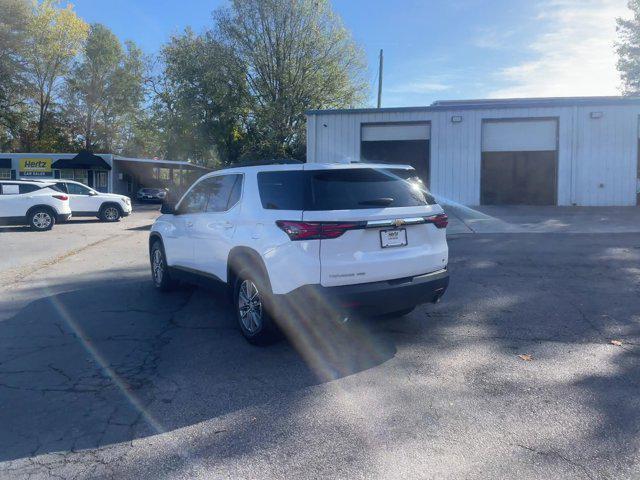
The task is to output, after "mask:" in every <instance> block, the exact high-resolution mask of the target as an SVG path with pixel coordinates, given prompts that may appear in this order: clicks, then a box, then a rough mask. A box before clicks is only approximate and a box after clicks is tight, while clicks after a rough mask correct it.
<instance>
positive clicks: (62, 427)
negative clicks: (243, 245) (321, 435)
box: [0, 278, 395, 461]
mask: <svg viewBox="0 0 640 480" xmlns="http://www.w3.org/2000/svg"><path fill="white" fill-rule="evenodd" d="M60 287H61V288H62V289H67V290H70V291H68V292H66V293H61V294H56V295H52V296H49V297H46V298H42V299H40V300H37V301H35V302H32V303H30V304H29V305H27V306H26V307H24V308H23V309H21V310H20V311H19V313H18V314H17V315H15V316H13V317H12V318H10V319H8V320H5V321H2V322H0V393H1V396H2V409H0V425H2V429H0V461H6V460H12V459H18V458H23V457H28V456H34V455H39V454H43V453H47V452H55V451H77V450H79V449H86V448H96V447H100V446H103V445H108V444H112V443H119V442H124V441H129V440H132V439H135V438H140V437H144V436H148V435H155V434H158V433H163V432H168V431H172V430H174V429H178V428H181V427H184V426H188V425H192V424H195V423H198V422H201V421H204V420H208V419H211V418H215V417H218V416H221V415H225V414H227V413H229V412H233V411H236V410H239V409H243V408H246V407H249V406H254V405H259V404H260V403H263V402H267V401H271V400H273V399H274V398H278V399H280V401H281V403H282V409H283V412H284V411H286V409H287V408H288V407H287V403H288V402H289V401H290V399H291V397H292V395H293V394H294V393H295V392H297V391H299V390H301V389H305V388H307V387H309V386H312V385H316V384H318V383H321V382H324V381H327V380H331V379H334V378H338V377H340V376H346V375H350V374H352V373H356V372H359V371H362V370H365V369H368V368H371V367H373V366H375V365H378V364H380V363H382V362H384V361H386V360H387V359H389V358H391V357H393V355H394V354H395V347H394V345H393V342H392V341H391V340H390V339H389V338H386V337H384V336H381V335H378V336H376V334H375V333H374V332H372V331H371V330H370V329H367V328H366V327H363V326H362V325H359V326H354V327H353V328H351V329H350V332H351V333H348V334H346V335H345V332H344V331H342V332H341V336H342V337H341V339H337V338H336V339H335V340H336V341H330V339H326V340H327V341H328V342H327V343H326V344H325V345H331V348H330V351H329V352H325V354H324V355H321V357H322V358H323V361H324V362H325V364H324V365H323V369H322V371H321V372H320V371H316V372H314V371H312V370H311V369H310V368H309V367H308V366H307V365H306V364H305V362H304V361H303V360H302V358H301V356H300V355H298V353H297V352H296V351H294V350H293V348H292V347H291V346H289V344H288V343H286V342H281V343H279V344H276V345H273V346H271V347H267V348H258V347H254V346H251V345H249V344H248V343H247V342H246V341H245V340H244V339H243V338H242V336H241V335H240V332H239V330H238V329H237V327H236V323H235V319H233V318H231V315H230V314H229V313H228V310H229V309H228V308H227V307H228V306H227V300H226V298H225V295H223V294H222V293H221V292H215V291H210V290H204V289H197V288H187V287H184V288H181V289H179V290H178V291H175V292H172V293H170V294H161V293H159V292H157V291H155V289H153V287H152V285H151V282H150V281H148V280H147V279H146V278H145V279H144V280H141V281H133V282H131V281H130V282H122V283H119V282H117V281H113V280H111V281H91V282H86V284H84V285H83V284H82V282H80V281H78V280H77V279H76V280H73V281H70V284H69V286H68V287H65V286H64V285H60ZM361 335H366V336H367V341H368V342H370V341H373V342H375V351H374V352H371V351H367V350H366V349H359V348H354V347H356V346H357V343H358V339H357V338H355V336H361ZM316 353H317V352H316ZM327 372H332V375H331V378H327V377H326V374H327Z"/></svg>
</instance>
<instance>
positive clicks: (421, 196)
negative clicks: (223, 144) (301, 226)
mask: <svg viewBox="0 0 640 480" xmlns="http://www.w3.org/2000/svg"><path fill="white" fill-rule="evenodd" d="M407 172H411V173H412V174H413V175H415V172H413V171H411V170H409V171H403V170H398V169H373V168H366V169H365V168H358V169H356V168H354V169H336V170H307V171H295V172H262V173H259V174H258V188H259V190H260V198H261V201H262V206H263V207H264V208H266V209H274V210H359V209H367V208H386V207H414V206H421V205H431V204H433V203H435V202H434V200H433V197H431V195H430V194H429V193H428V192H427V189H426V188H425V186H424V184H422V183H421V182H419V181H418V180H417V179H415V178H410V174H409V173H407Z"/></svg>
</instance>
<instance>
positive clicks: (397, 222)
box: [393, 218, 404, 228]
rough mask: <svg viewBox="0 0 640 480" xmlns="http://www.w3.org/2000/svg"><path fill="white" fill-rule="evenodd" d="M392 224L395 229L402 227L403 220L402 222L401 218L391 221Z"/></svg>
mask: <svg viewBox="0 0 640 480" xmlns="http://www.w3.org/2000/svg"><path fill="white" fill-rule="evenodd" d="M393 224H394V225H395V226H396V228H397V227H401V226H402V225H404V220H402V219H401V218H397V219H395V220H394V221H393Z"/></svg>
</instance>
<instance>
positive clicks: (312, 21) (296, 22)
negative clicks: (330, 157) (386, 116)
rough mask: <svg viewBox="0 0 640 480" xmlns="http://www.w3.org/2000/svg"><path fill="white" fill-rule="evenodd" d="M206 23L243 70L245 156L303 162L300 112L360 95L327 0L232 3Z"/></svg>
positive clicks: (359, 79)
mask: <svg viewBox="0 0 640 480" xmlns="http://www.w3.org/2000/svg"><path fill="white" fill-rule="evenodd" d="M214 18H215V20H216V30H215V33H216V37H217V38H218V39H219V41H220V42H221V43H223V44H225V45H226V46H227V47H228V49H229V50H230V51H232V52H234V53H235V55H237V56H238V57H239V59H240V61H241V62H242V63H243V64H244V65H245V66H246V70H245V75H246V82H247V85H248V93H249V95H248V98H247V102H248V107H249V110H250V115H249V116H248V119H249V121H248V124H247V131H248V137H249V141H250V142H251V145H250V147H249V150H250V153H255V154H258V155H260V156H293V157H298V158H300V157H304V145H305V120H306V119H305V113H304V112H305V110H306V109H309V108H340V107H349V106H354V105H357V104H360V103H361V102H362V101H363V100H364V99H365V98H366V95H365V94H366V89H367V84H366V82H365V81H364V72H365V69H366V65H365V60H364V54H363V52H362V50H361V49H360V48H359V47H358V46H357V45H356V44H355V42H354V41H353V39H352V37H351V35H350V33H349V31H348V30H347V29H346V28H345V27H344V26H343V24H342V22H341V20H340V19H339V17H338V16H337V15H336V14H335V13H334V12H333V11H332V9H331V6H330V4H329V2H328V0H232V3H231V6H230V7H229V8H222V9H219V10H218V11H217V12H215V13H214Z"/></svg>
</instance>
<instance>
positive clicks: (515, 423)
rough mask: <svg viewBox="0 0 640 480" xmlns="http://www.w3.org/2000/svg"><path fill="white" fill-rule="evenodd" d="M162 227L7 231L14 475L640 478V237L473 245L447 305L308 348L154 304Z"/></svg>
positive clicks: (0, 271)
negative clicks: (257, 340)
mask: <svg viewBox="0 0 640 480" xmlns="http://www.w3.org/2000/svg"><path fill="white" fill-rule="evenodd" d="M155 215H156V212H154V211H152V210H143V211H139V212H137V213H136V214H134V215H133V216H132V217H130V218H127V219H125V220H123V221H122V222H121V223H119V224H117V225H104V224H96V223H94V222H84V223H73V224H69V225H58V226H56V228H55V230H54V231H53V232H49V233H44V234H34V233H32V232H28V231H24V230H21V229H4V230H0V246H1V247H2V249H1V251H2V252H3V253H2V255H1V256H0V257H2V260H0V478H7V479H16V478H17V479H21V478H25V479H26V478H65V479H71V478H73V479H83V478H134V479H139V478H150V479H160V478H162V479H165V478H166V479H183V478H184V479H191V478H202V479H209V478H213V479H218V478H232V479H240V478H252V479H266V478H283V479H284V478H287V479H288V478H349V479H357V478H363V479H370V478H391V479H405V478H420V479H426V478H434V479H435V478H437V479H440V478H445V479H447V478H450V479H454V478H455V479H458V478H469V479H481V478H482V479H484V478H518V479H528V478H532V479H533V478H588V479H606V478H611V479H614V478H615V479H625V478H628V479H637V478H640V451H639V448H640V415H639V412H640V368H639V367H640V234H635V233H619V234H536V233H521V234H481V235H461V236H457V237H456V238H453V239H451V241H450V248H451V264H450V270H451V286H450V290H449V292H448V293H447V295H446V296H445V298H444V299H443V301H442V302H441V303H440V304H438V305H435V306H433V305H427V306H423V307H420V308H419V309H417V310H416V311H415V312H413V313H412V314H411V315H409V316H407V317H405V318H394V319H385V320H374V319H361V320H358V321H356V322H354V323H352V324H351V325H349V326H348V327H345V328H341V329H337V330H336V331H335V332H333V333H330V334H328V335H325V336H322V337H318V338H316V339H315V341H314V342H308V343H307V344H300V345H301V346H300V348H301V349H302V350H301V351H296V350H295V349H294V348H293V347H292V346H290V345H289V344H288V343H286V342H282V343H279V344H277V345H274V346H272V347H269V348H256V347H252V346H250V345H248V344H247V343H246V342H245V341H244V340H243V339H242V337H241V335H240V334H239V332H238V331H237V329H236V327H235V324H234V321H233V319H232V318H231V315H230V314H229V312H228V308H227V303H226V302H227V301H226V298H225V296H224V295H223V294H221V293H220V292H215V291H210V290H206V289H202V288H187V287H184V288H181V289H179V290H177V291H175V292H172V293H170V294H160V293H158V292H155V291H154V290H153V288H152V285H151V283H150V280H149V272H148V260H147V252H146V248H147V235H148V234H147V231H146V230H145V228H146V226H147V225H149V224H150V223H151V221H152V219H153V217H154V216H155ZM29 252H35V253H32V254H30V253H29ZM611 340H619V341H621V342H622V344H621V345H613V344H611V343H610V342H611ZM520 354H528V355H531V357H532V360H531V361H525V360H522V359H521V358H520V357H518V355H520Z"/></svg>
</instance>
